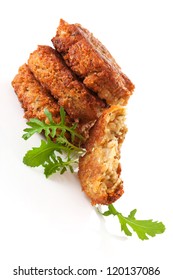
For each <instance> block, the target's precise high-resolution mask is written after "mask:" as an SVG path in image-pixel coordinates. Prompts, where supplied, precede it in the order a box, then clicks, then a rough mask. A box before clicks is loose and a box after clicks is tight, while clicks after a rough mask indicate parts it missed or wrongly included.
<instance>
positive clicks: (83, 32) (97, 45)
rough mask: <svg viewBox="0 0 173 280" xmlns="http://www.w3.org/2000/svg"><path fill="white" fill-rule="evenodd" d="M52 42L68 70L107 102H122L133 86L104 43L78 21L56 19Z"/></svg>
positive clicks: (124, 101)
mask: <svg viewBox="0 0 173 280" xmlns="http://www.w3.org/2000/svg"><path fill="white" fill-rule="evenodd" d="M52 42H53V44H54V46H55V48H56V49H57V51H58V52H60V53H61V54H62V56H63V58H64V60H65V62H66V63H67V65H68V66H69V67H70V68H71V69H72V71H73V72H74V73H75V74H76V75H78V76H79V77H80V78H82V79H83V83H84V84H85V85H86V87H88V88H89V89H91V90H93V91H94V92H96V93H97V94H98V96H99V97H100V98H101V99H105V100H106V102H107V104H109V105H112V104H114V105H115V104H121V105H126V104H127V101H128V99H129V97H130V95H131V94H132V92H133V90H134V85H133V84H132V82H131V81H130V80H129V79H128V78H127V76H126V75H125V74H124V73H122V71H121V68H120V67H119V65H118V64H117V63H116V61H115V59H114V58H113V57H112V55H111V54H110V53H109V52H108V50H107V49H106V48H105V46H103V45H102V43H101V42H100V41H99V40H98V39H96V38H95V37H94V36H93V35H92V34H91V33H90V32H89V31H88V30H87V29H84V28H83V27H82V26H81V25H80V24H68V23H67V22H65V21H64V20H62V19H61V20H60V25H59V27H58V29H57V32H56V35H55V37H54V38H53V39H52Z"/></svg>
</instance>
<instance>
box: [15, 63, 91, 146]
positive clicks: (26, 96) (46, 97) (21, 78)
mask: <svg viewBox="0 0 173 280" xmlns="http://www.w3.org/2000/svg"><path fill="white" fill-rule="evenodd" d="M12 86H13V88H14V91H15V92H16V94H17V96H18V99H19V101H20V102H21V104H22V107H23V108H24V110H25V114H24V117H25V118H26V119H27V120H29V119H30V118H38V119H39V120H41V121H46V122H49V121H48V119H47V117H46V115H45V114H44V109H45V108H47V109H48V110H49V112H51V114H52V118H53V120H54V121H55V122H56V123H59V122H60V106H59V105H58V102H57V100H56V99H54V97H53V96H52V95H51V94H50V92H49V91H47V90H46V89H45V88H43V87H42V86H41V84H40V83H39V82H38V81H37V80H36V79H35V77H34V75H33V74H32V72H31V71H30V69H29V67H28V65H27V64H24V65H22V66H21V67H20V68H19V71H18V74H17V75H16V76H15V77H14V79H13V81H12ZM73 123H74V120H72V119H71V118H70V117H69V116H67V115H66V124H67V125H68V126H71V125H72V124H73ZM93 124H94V123H93V122H89V123H86V124H83V123H78V126H77V129H76V130H77V132H78V133H79V134H81V135H82V136H83V137H84V140H83V142H82V143H81V144H83V145H84V143H85V141H86V139H87V138H88V137H89V130H90V128H91V127H92V126H93ZM66 136H68V135H66ZM75 144H76V145H77V144H78V139H75Z"/></svg>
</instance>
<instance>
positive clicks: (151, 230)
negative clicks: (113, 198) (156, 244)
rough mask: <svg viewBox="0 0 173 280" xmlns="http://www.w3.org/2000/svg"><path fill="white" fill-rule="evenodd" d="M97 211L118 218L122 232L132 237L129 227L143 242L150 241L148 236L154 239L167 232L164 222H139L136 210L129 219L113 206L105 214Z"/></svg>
mask: <svg viewBox="0 0 173 280" xmlns="http://www.w3.org/2000/svg"><path fill="white" fill-rule="evenodd" d="M97 210H98V212H99V213H100V214H101V215H103V216H110V215H113V216H117V218H118V220H119V222H120V225H121V231H123V232H124V233H125V234H126V235H127V236H131V235H132V233H131V231H130V229H129V227H130V228H131V229H132V230H133V231H134V232H135V233H136V234H137V236H138V238H139V239H141V240H147V239H149V238H148V236H151V237H154V236H155V235H156V234H161V233H163V232H164V231H165V226H164V224H163V223H162V222H157V221H155V222H154V221H153V220H151V219H150V220H137V219H136V218H135V214H136V212H137V210H136V209H134V210H132V211H131V212H130V214H129V215H128V216H127V217H125V216H123V215H122V213H120V212H118V211H117V210H116V209H115V207H114V206H113V204H109V205H108V210H107V211H105V212H103V213H102V212H101V211H100V210H99V208H97Z"/></svg>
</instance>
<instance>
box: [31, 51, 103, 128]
mask: <svg viewBox="0 0 173 280" xmlns="http://www.w3.org/2000/svg"><path fill="white" fill-rule="evenodd" d="M28 65H29V68H30V70H31V71H32V72H33V74H34V76H35V77H36V79H37V80H39V81H40V83H41V84H42V85H43V86H44V87H45V88H46V89H48V90H50V92H51V94H52V95H53V96H54V98H57V99H58V103H59V105H60V106H63V107H64V109H65V111H66V112H67V113H68V114H69V116H70V117H71V118H72V119H74V120H79V121H82V122H83V123H86V122H89V121H93V120H96V119H97V118H98V116H99V115H100V113H101V111H102V109H103V108H104V106H105V105H104V103H103V102H102V101H101V100H99V99H98V98H96V97H95V96H93V95H92V94H91V93H90V91H89V90H87V89H86V88H85V86H84V85H83V84H82V83H81V82H80V81H79V80H78V79H77V78H76V77H75V76H74V75H73V73H72V72H71V70H69V69H68V67H67V66H66V65H65V63H64V61H63V59H62V58H61V56H60V55H59V54H58V53H57V52H56V51H55V50H54V49H52V48H51V47H49V46H38V49H37V50H36V51H34V52H33V53H32V54H31V55H30V57H29V60H28Z"/></svg>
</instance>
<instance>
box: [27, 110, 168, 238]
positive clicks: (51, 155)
mask: <svg viewBox="0 0 173 280" xmlns="http://www.w3.org/2000/svg"><path fill="white" fill-rule="evenodd" d="M45 115H46V116H47V118H48V120H49V124H47V123H45V122H44V121H40V120H38V119H37V118H32V119H30V121H29V122H27V125H28V126H29V128H26V129H24V132H26V133H25V134H24V135H23V136H22V137H23V138H24V139H25V140H27V139H29V138H30V137H31V136H32V135H34V134H35V133H39V134H41V133H44V135H45V140H41V144H40V146H39V147H34V148H32V150H29V151H28V152H27V153H26V154H25V156H24V158H23V162H24V164H26V165H28V166H31V167H37V166H43V168H44V174H45V176H46V177H49V176H50V175H52V174H53V173H56V172H59V173H60V174H63V173H64V172H65V171H67V170H70V171H71V172H74V166H75V165H76V166H77V164H78V159H79V156H81V155H82V154H84V152H85V150H84V149H82V148H80V147H78V146H75V145H74V139H75V138H76V137H77V138H78V140H79V141H81V140H83V137H82V136H81V135H80V134H78V133H77V132H76V127H77V124H74V125H72V126H71V127H68V126H66V124H65V117H66V113H65V111H64V109H63V108H62V107H61V108H60V117H61V119H60V122H59V123H58V124H57V123H55V122H54V121H53V118H52V114H51V113H50V112H49V111H48V110H47V109H45ZM57 130H58V133H57ZM67 133H68V134H70V137H71V142H69V140H68V139H67V137H66V134H67ZM62 156H63V158H62ZM97 209H98V212H99V213H100V214H101V215H103V216H110V215H113V216H117V217H118V220H119V222H120V225H121V231H124V233H125V234H126V235H127V236H131V235H132V233H131V231H130V229H129V227H131V228H132V229H133V231H134V232H136V234H137V236H138V237H139V239H141V240H147V239H149V238H148V236H152V237H154V236H155V235H156V234H161V233H163V232H164V231H165V226H164V224H163V223H162V222H157V221H156V222H154V221H153V220H151V219H150V220H137V219H136V218H135V214H136V212H137V210H136V209H134V210H132V211H131V212H130V214H129V215H128V217H125V216H123V215H122V214H121V213H120V212H118V211H117V210H116V209H115V207H114V206H113V204H110V205H108V210H107V211H105V212H103V213H102V212H101V211H100V210H99V208H97Z"/></svg>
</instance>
